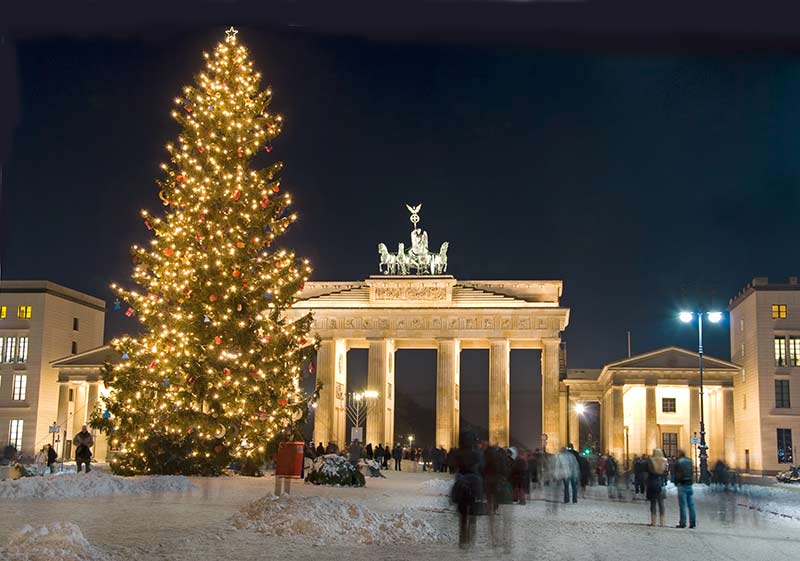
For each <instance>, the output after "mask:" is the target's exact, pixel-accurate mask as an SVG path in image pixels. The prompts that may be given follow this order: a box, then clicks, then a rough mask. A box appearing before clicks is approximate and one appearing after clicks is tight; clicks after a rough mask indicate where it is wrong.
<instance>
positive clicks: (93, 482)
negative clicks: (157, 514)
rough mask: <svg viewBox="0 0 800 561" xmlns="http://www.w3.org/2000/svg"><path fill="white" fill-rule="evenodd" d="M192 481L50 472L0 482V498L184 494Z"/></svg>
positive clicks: (177, 477)
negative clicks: (179, 492) (176, 492)
mask: <svg viewBox="0 0 800 561" xmlns="http://www.w3.org/2000/svg"><path fill="white" fill-rule="evenodd" d="M191 487H192V482H191V481H190V480H189V479H188V478H186V477H182V476H170V477H167V476H140V477H119V476H116V475H109V474H107V473H102V472H100V471H97V470H94V471H91V472H89V473H54V474H47V475H44V476H40V477H39V476H36V477H23V478H22V479H17V480H15V481H0V498H2V499H19V498H23V497H37V498H48V499H52V498H62V497H100V496H106V495H136V494H139V493H163V492H170V491H185V490H187V489H189V488H191Z"/></svg>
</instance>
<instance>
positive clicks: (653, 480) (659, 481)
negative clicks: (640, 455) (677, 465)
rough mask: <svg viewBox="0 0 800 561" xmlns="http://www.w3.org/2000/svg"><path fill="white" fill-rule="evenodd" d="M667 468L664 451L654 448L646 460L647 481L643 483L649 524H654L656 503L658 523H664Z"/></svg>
mask: <svg viewBox="0 0 800 561" xmlns="http://www.w3.org/2000/svg"><path fill="white" fill-rule="evenodd" d="M668 469H669V466H668V464H667V458H665V457H664V452H662V451H661V449H660V448H656V449H654V450H653V455H652V456H650V459H649V460H647V481H646V483H645V495H646V496H647V500H648V501H650V525H651V526H655V525H656V505H658V516H659V521H660V525H661V526H663V525H664V479H665V477H666V476H667V471H668Z"/></svg>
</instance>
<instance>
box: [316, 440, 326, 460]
mask: <svg viewBox="0 0 800 561" xmlns="http://www.w3.org/2000/svg"><path fill="white" fill-rule="evenodd" d="M324 455H325V447H324V446H323V445H322V442H320V443H319V446H317V457H319V456H324Z"/></svg>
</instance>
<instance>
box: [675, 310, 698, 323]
mask: <svg viewBox="0 0 800 561" xmlns="http://www.w3.org/2000/svg"><path fill="white" fill-rule="evenodd" d="M693 318H694V314H693V313H692V312H681V313H680V315H678V319H680V320H681V321H682V322H683V323H689V322H690V321H692V319H693Z"/></svg>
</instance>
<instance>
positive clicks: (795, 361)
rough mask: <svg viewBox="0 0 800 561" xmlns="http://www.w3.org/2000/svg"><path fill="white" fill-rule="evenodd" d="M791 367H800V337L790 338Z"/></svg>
mask: <svg viewBox="0 0 800 561" xmlns="http://www.w3.org/2000/svg"><path fill="white" fill-rule="evenodd" d="M789 366H800V337H797V336H795V335H793V336H791V337H789Z"/></svg>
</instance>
